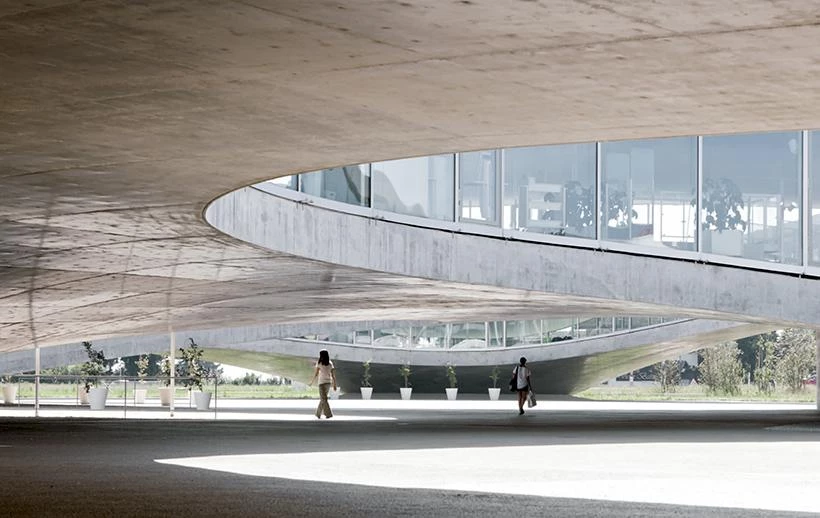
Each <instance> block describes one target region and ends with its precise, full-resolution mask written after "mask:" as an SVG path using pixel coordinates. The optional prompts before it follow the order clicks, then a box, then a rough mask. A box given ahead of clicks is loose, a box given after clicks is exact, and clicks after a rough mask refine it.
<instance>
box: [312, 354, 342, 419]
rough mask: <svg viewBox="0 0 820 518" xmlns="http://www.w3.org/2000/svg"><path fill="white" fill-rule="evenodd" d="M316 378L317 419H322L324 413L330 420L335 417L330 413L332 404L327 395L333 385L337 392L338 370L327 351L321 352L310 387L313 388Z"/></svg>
mask: <svg viewBox="0 0 820 518" xmlns="http://www.w3.org/2000/svg"><path fill="white" fill-rule="evenodd" d="M316 378H319V407H318V408H316V419H321V418H322V413H324V414H325V417H326V418H328V419H330V418H331V417H333V412H331V411H330V404H329V403H328V402H327V393H328V391H329V390H330V384H331V383H332V384H333V390H334V391H335V390H336V369H334V368H333V362H332V361H330V354H328V352H327V350H326V349H322V350H321V351H319V361H317V362H316V371H315V372H314V373H313V379H312V380H310V383H308V385H310V386H312V385H313V382H314V381H316Z"/></svg>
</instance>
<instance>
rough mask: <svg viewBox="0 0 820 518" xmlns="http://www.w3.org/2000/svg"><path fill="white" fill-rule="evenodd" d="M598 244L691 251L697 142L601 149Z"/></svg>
mask: <svg viewBox="0 0 820 518" xmlns="http://www.w3.org/2000/svg"><path fill="white" fill-rule="evenodd" d="M601 186H602V190H603V195H602V196H601V214H602V215H603V217H604V221H602V224H601V234H602V235H601V237H602V239H606V240H612V241H629V242H631V243H634V244H637V245H642V246H669V247H673V248H679V249H683V250H694V249H695V209H694V207H693V205H692V203H691V202H692V193H694V192H695V191H696V189H697V139H696V138H694V137H683V138H670V139H654V140H638V141H626V142H605V143H603V144H602V145H601Z"/></svg>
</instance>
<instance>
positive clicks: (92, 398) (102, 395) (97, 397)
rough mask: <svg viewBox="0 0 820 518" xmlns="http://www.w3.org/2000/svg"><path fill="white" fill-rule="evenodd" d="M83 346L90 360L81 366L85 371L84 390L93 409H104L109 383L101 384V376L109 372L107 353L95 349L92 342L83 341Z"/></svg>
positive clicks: (82, 370) (81, 369) (83, 371)
mask: <svg viewBox="0 0 820 518" xmlns="http://www.w3.org/2000/svg"><path fill="white" fill-rule="evenodd" d="M83 348H85V352H86V354H87V355H88V361H86V362H85V363H83V364H82V366H81V367H80V371H81V372H82V373H83V378H82V380H83V392H85V394H86V395H87V398H88V404H89V405H90V406H91V410H102V409H104V408H105V400H106V399H107V398H108V385H107V384H105V383H103V385H104V386H102V387H100V386H99V385H100V379H99V377H100V376H104V375H106V374H108V367H107V366H106V362H105V354H104V353H103V351H98V350H96V349H94V347H93V346H92V345H91V342H83ZM81 393H82V392H81ZM81 402H82V398H81Z"/></svg>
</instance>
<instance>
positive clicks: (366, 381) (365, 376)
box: [362, 360, 371, 387]
mask: <svg viewBox="0 0 820 518" xmlns="http://www.w3.org/2000/svg"><path fill="white" fill-rule="evenodd" d="M362 369H363V372H362V387H369V386H371V385H370V360H367V361H366V362H364V363H363V364H362Z"/></svg>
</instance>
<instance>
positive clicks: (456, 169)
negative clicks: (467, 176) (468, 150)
mask: <svg viewBox="0 0 820 518" xmlns="http://www.w3.org/2000/svg"><path fill="white" fill-rule="evenodd" d="M460 178H461V155H460V154H459V153H453V184H454V185H453V195H454V196H455V200H453V221H458V219H459V216H460V215H461V185H460Z"/></svg>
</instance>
